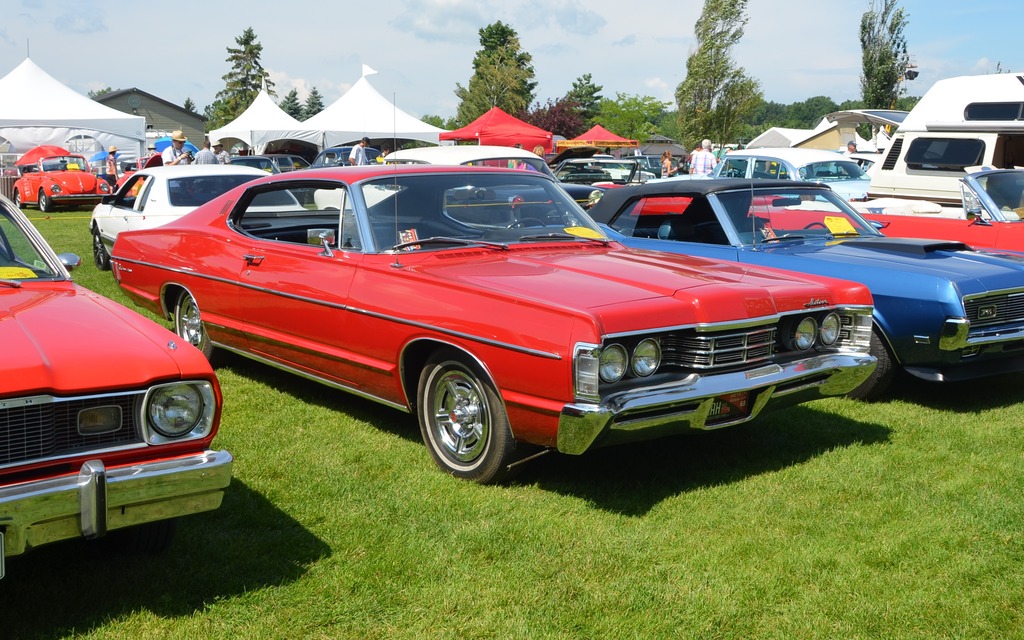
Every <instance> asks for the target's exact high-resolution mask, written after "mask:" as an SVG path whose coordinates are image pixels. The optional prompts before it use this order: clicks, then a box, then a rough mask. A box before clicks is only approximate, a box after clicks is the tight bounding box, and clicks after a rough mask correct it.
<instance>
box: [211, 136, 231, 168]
mask: <svg viewBox="0 0 1024 640" xmlns="http://www.w3.org/2000/svg"><path fill="white" fill-rule="evenodd" d="M212 143H213V155H215V156H217V162H219V163H220V164H231V154H230V153H228V152H227V151H225V150H224V144H223V143H222V142H221V141H220V140H213V141H212Z"/></svg>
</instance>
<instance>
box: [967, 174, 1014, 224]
mask: <svg viewBox="0 0 1024 640" xmlns="http://www.w3.org/2000/svg"><path fill="white" fill-rule="evenodd" d="M978 184H979V185H981V188H982V189H984V190H985V192H986V193H987V194H988V197H989V198H991V199H992V202H993V204H995V206H996V207H997V208H998V209H999V210H1000V211H1002V212H1003V213H1004V214H1005V213H1013V214H1016V216H1017V219H1022V218H1024V171H1007V172H1000V173H992V174H989V175H984V176H980V177H979V178H978ZM1004 217H1005V218H1006V219H1007V220H1014V217H1013V216H1004Z"/></svg>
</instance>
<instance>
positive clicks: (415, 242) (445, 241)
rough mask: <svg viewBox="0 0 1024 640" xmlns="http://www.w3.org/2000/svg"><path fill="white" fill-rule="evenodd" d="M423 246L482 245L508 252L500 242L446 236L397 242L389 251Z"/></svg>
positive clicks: (506, 247) (505, 245) (505, 246)
mask: <svg viewBox="0 0 1024 640" xmlns="http://www.w3.org/2000/svg"><path fill="white" fill-rule="evenodd" d="M423 244H457V245H462V246H467V247H469V246H478V245H482V246H485V247H491V248H492V249H501V250H502V251H508V245H507V244H505V243H502V242H488V241H487V240H474V239H472V238H450V237H448V236H431V237H429V238H423V239H422V240H409V241H408V242H399V243H398V244H396V245H395V246H393V247H391V250H392V251H401V250H402V249H405V248H407V247H415V246H419V245H423Z"/></svg>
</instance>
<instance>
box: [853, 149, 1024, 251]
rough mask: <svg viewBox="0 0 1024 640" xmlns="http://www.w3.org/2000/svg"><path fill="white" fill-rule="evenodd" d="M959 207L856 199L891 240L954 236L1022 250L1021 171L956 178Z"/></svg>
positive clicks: (993, 171) (971, 242)
mask: <svg viewBox="0 0 1024 640" xmlns="http://www.w3.org/2000/svg"><path fill="white" fill-rule="evenodd" d="M960 192H961V204H960V206H952V205H949V206H941V205H939V204H938V203H934V202H928V201H924V202H922V201H917V200H907V199H901V198H882V199H877V200H869V201H867V202H863V203H859V204H858V207H857V208H858V209H859V210H860V211H861V212H862V213H863V215H864V217H865V218H867V219H868V220H871V221H873V222H874V223H876V225H877V226H878V228H879V230H880V231H881V232H882V233H884V234H885V235H887V236H891V237H895V238H936V239H940V240H958V241H960V242H966V243H967V244H969V245H971V246H972V247H976V248H984V249H1001V250H1009V251H1018V252H1021V251H1024V170H1021V169H987V168H986V169H981V170H978V171H974V172H972V173H969V174H967V176H965V177H964V178H961V179H960Z"/></svg>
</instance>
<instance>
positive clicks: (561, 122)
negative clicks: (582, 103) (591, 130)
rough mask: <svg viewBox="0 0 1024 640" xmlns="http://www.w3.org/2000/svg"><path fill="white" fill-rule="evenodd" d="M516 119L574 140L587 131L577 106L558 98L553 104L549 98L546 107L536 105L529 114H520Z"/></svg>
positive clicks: (570, 101) (568, 100) (567, 99)
mask: <svg viewBox="0 0 1024 640" xmlns="http://www.w3.org/2000/svg"><path fill="white" fill-rule="evenodd" d="M518 117H519V119H520V120H522V121H524V122H528V123H529V124H532V125H533V126H535V127H540V128H541V129H544V130H545V131H551V132H553V133H557V134H558V135H561V136H565V137H566V138H575V137H576V136H578V135H580V134H581V133H583V132H584V131H586V130H587V124H586V121H585V120H584V119H583V118H582V117H581V113H580V108H579V105H578V104H576V103H575V102H573V101H572V100H570V99H569V98H559V99H558V100H556V101H554V102H552V101H551V99H550V98H549V99H548V102H547V104H546V105H544V106H541V105H540V103H537V104H535V105H534V107H533V109H532V110H531V111H530V112H529V113H523V114H520V115H519V116H518Z"/></svg>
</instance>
